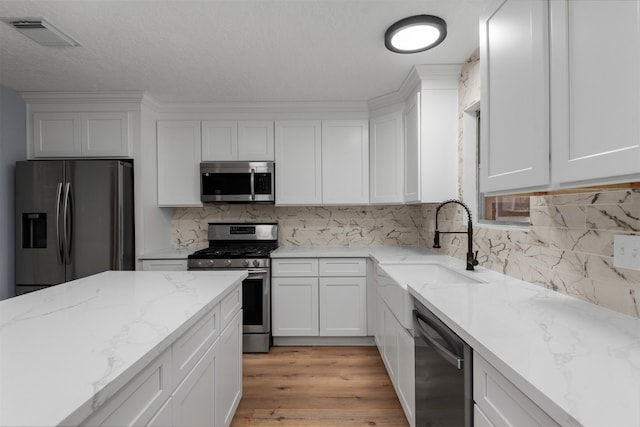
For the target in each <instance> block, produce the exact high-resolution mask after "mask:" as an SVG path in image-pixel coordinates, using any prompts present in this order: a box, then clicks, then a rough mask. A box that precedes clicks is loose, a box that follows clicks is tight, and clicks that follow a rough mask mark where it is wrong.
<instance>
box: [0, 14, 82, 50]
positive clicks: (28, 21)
mask: <svg viewBox="0 0 640 427" xmlns="http://www.w3.org/2000/svg"><path fill="white" fill-rule="evenodd" d="M0 21H4V22H6V23H7V24H9V25H11V26H12V27H13V28H15V29H16V30H18V31H20V32H21V33H22V34H24V35H25V36H27V37H29V38H30V39H31V40H33V41H35V42H36V43H40V44H41V45H43V46H54V47H68V46H80V43H78V42H77V41H75V40H73V39H72V38H71V37H69V36H68V35H66V34H65V33H63V32H62V31H60V30H59V29H57V28H56V27H55V26H53V24H51V23H50V22H48V21H47V20H45V19H43V18H0Z"/></svg>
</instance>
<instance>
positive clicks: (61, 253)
mask: <svg viewBox="0 0 640 427" xmlns="http://www.w3.org/2000/svg"><path fill="white" fill-rule="evenodd" d="M61 201H62V183H61V182H59V183H58V189H57V190H56V245H57V249H58V251H57V252H58V261H60V264H64V244H63V242H62V239H60V208H61V207H62V206H61V205H60V202H61Z"/></svg>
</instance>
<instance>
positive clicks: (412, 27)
mask: <svg viewBox="0 0 640 427" xmlns="http://www.w3.org/2000/svg"><path fill="white" fill-rule="evenodd" d="M446 36H447V23H446V22H444V19H442V18H439V17H437V16H433V15H415V16H410V17H408V18H404V19H401V20H399V21H398V22H396V23H395V24H393V25H392V26H390V27H389V29H388V30H387V31H386V32H385V33H384V45H385V46H386V47H387V49H389V50H390V51H392V52H397V53H417V52H424V51H425V50H428V49H431V48H432V47H435V46H437V45H439V44H440V43H442V41H443V40H444V38H445V37H446Z"/></svg>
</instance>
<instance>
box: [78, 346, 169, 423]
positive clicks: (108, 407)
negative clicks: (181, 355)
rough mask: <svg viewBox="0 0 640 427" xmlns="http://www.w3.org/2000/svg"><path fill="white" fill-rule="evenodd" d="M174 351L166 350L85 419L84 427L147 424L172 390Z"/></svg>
mask: <svg viewBox="0 0 640 427" xmlns="http://www.w3.org/2000/svg"><path fill="white" fill-rule="evenodd" d="M171 373H172V358H171V350H170V349H169V350H166V351H165V352H164V353H162V354H161V355H160V356H158V357H157V358H156V359H155V360H154V361H153V362H151V363H150V364H149V365H147V367H145V368H144V369H143V370H142V371H141V372H140V373H139V374H138V375H136V376H135V377H134V378H133V379H132V380H131V381H129V383H127V384H126V385H125V386H124V387H123V388H121V389H120V390H119V391H118V392H117V393H116V394H115V395H114V396H112V397H111V398H110V399H109V400H108V401H107V402H105V404H104V405H102V406H101V407H100V409H99V410H98V411H96V412H94V413H93V414H92V415H91V416H89V418H87V419H86V420H84V421H83V422H82V423H81V425H82V426H112V427H120V426H144V425H146V424H147V423H148V422H149V421H150V420H151V419H152V417H153V416H154V414H155V413H156V412H157V411H158V410H159V409H160V408H161V407H162V405H163V404H164V402H165V401H166V400H167V399H168V398H169V396H170V395H171V391H172V390H173V384H174V382H173V378H172V375H171Z"/></svg>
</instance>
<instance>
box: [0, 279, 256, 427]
mask: <svg viewBox="0 0 640 427" xmlns="http://www.w3.org/2000/svg"><path fill="white" fill-rule="evenodd" d="M246 276H247V272H246V271H244V270H242V271H220V272H139V271H137V272H134V271H119V272H115V271H109V272H105V273H100V274H97V275H94V276H90V277H87V278H84V279H80V280H75V281H72V282H68V283H65V284H61V285H58V286H54V287H51V288H47V289H43V290H41V291H37V292H33V293H30V294H25V295H22V296H19V297H16V298H11V299H8V300H5V301H2V302H0V425H2V426H45V425H46V426H53V425H80V424H82V425H90V424H96V425H100V424H109V423H110V422H113V423H114V424H116V423H117V422H118V421H117V420H116V418H117V417H116V418H109V415H110V414H109V413H111V412H112V410H118V409H120V407H121V406H126V405H122V402H120V404H118V399H119V397H118V396H119V395H122V394H123V390H125V391H127V389H129V388H131V387H130V386H131V384H132V383H135V382H136V381H138V377H139V376H140V374H141V372H142V373H144V372H147V371H148V372H151V374H153V372H152V371H149V367H150V366H152V367H153V366H159V367H161V368H162V369H161V370H159V371H158V372H159V375H158V377H157V379H158V380H159V381H160V382H161V384H160V388H161V389H162V390H160V391H158V392H157V393H156V394H154V395H153V396H152V397H153V400H154V401H153V402H152V404H150V405H149V408H147V409H146V411H147V412H149V410H150V408H153V407H157V409H158V411H159V412H161V411H160V406H162V409H163V410H164V412H162V416H164V417H166V418H165V420H167V419H168V420H169V421H171V420H172V419H176V418H175V417H176V416H177V415H176V414H179V412H180V411H179V408H176V405H174V406H173V407H169V408H168V409H169V410H166V409H167V401H168V400H170V398H174V397H175V396H174V394H173V392H174V389H176V387H177V388H180V387H182V386H183V384H184V383H187V380H188V379H189V372H188V369H187V368H193V370H194V371H195V370H196V369H198V362H199V360H200V361H201V359H205V357H206V355H205V352H206V354H209V353H210V352H209V351H207V349H208V347H215V345H214V344H213V341H214V340H216V339H217V338H218V337H219V336H220V337H219V338H220V339H222V338H223V337H222V335H223V334H224V332H222V333H221V329H224V327H225V326H228V329H230V328H231V327H232V326H234V325H235V326H236V329H237V332H239V334H240V335H239V339H240V340H241V330H242V327H241V317H242V316H241V311H240V308H241V303H242V301H241V292H240V289H241V283H242V280H243V279H244V278H246ZM227 318H228V319H227ZM232 319H233V320H232ZM194 325H195V326H194ZM209 326H212V327H211V328H209ZM191 331H194V332H193V333H192V332H191ZM202 331H204V332H202ZM233 333H235V332H234V331H231V334H232V335H231V336H232V338H235V337H236V335H237V333H236V335H233ZM192 338H193V339H192ZM192 341H195V342H192ZM216 342H217V341H216ZM176 343H178V344H180V347H178V345H177V344H176ZM192 344H194V345H192ZM205 344H206V345H205ZM239 344H240V346H239V347H238V348H234V350H233V351H234V354H230V355H228V356H229V357H227V359H228V360H231V361H232V362H233V363H234V364H235V365H238V363H240V371H239V373H240V376H241V341H240V343H239ZM190 346H192V347H194V348H193V351H191V348H190ZM225 351H226V349H225ZM235 353H237V354H235ZM172 356H173V363H172ZM183 359H184V360H183ZM223 359H224V358H223ZM181 361H184V363H182V364H179V363H178V362H181ZM160 362H162V363H160ZM235 365H234V366H235ZM194 366H195V367H194ZM235 367H236V368H237V366H235ZM151 374H150V376H149V378H150V379H151V382H141V383H140V384H139V387H133V388H132V390H133V392H138V390H144V389H145V387H147V386H150V385H152V384H153V379H154V377H153V375H151ZM237 374H238V372H236V373H235V377H237ZM240 378H241V377H240ZM182 379H184V381H182V383H183V384H180V380H182ZM178 384H180V385H179V386H178ZM134 385H135V384H134ZM156 386H157V385H156ZM178 391H179V390H178ZM238 393H239V394H238ZM238 393H237V395H235V396H232V398H233V400H234V402H233V403H232V404H235V405H237V402H235V400H239V396H240V395H241V390H239V391H238ZM158 396H163V398H162V399H158ZM124 397H126V396H124ZM138 397H139V396H138ZM143 397H144V396H143ZM165 397H166V398H165ZM120 400H123V399H120ZM127 400H129V401H130V402H134V401H135V399H124V400H123V401H127ZM173 400H174V403H177V401H178V399H173ZM210 406H213V405H210ZM129 409H131V408H129ZM134 409H135V408H134ZM231 410H232V411H235V407H233V408H231ZM105 411H108V412H109V413H106V412H105ZM130 412H131V411H130ZM134 412H135V411H134ZM154 412H155V411H154ZM154 412H151V414H150V415H149V417H150V416H153V415H154ZM222 415H223V416H225V417H228V415H229V414H222ZM145 416H146V415H145ZM216 416H218V415H216ZM231 416H232V414H231ZM110 419H111V420H112V421H109V420H110ZM138 421H139V422H141V423H143V424H146V422H144V420H142V419H139V420H138Z"/></svg>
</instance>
